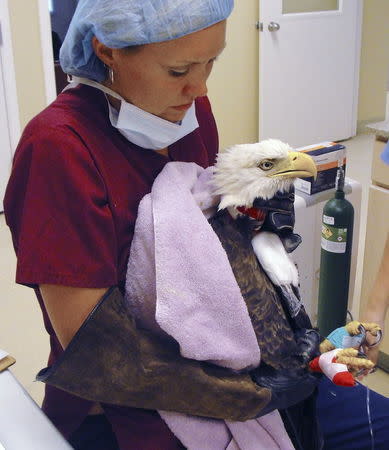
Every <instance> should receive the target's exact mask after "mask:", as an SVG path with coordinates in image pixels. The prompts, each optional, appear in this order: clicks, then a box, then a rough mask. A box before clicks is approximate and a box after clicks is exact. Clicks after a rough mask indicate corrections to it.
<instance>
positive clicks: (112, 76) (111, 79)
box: [108, 67, 115, 84]
mask: <svg viewBox="0 0 389 450" xmlns="http://www.w3.org/2000/svg"><path fill="white" fill-rule="evenodd" d="M108 72H109V81H110V83H111V84H114V83H115V75H114V73H113V69H112V67H110V68H109V69H108Z"/></svg>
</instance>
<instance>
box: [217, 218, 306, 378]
mask: <svg viewBox="0 0 389 450" xmlns="http://www.w3.org/2000/svg"><path fill="white" fill-rule="evenodd" d="M209 223H210V224H211V226H212V228H213V230H214V231H215V233H216V234H217V236H218V238H219V240H220V242H221V244H222V246H223V248H224V250H225V251H226V253H227V256H228V259H229V262H230V265H231V267H232V270H233V273H234V275H235V278H236V281H237V283H238V285H239V287H240V290H241V293H242V296H243V298H244V300H245V302H246V305H247V308H248V312H249V315H250V318H251V321H252V324H253V328H254V331H255V334H256V336H257V340H258V344H259V348H260V349H261V360H262V361H263V362H264V363H266V364H267V365H270V366H272V367H274V368H275V369H278V368H289V369H291V368H297V367H302V365H303V364H302V361H301V360H299V358H296V354H297V353H298V348H297V343H296V340H295V337H294V333H293V330H292V328H291V325H290V323H289V321H288V312H287V311H286V309H284V306H283V304H282V300H281V297H280V295H279V294H278V292H277V290H276V288H275V286H274V285H273V284H272V282H271V281H270V279H269V277H268V276H267V274H266V273H265V272H264V270H263V269H262V267H261V265H260V264H259V262H258V260H257V257H256V255H255V253H254V251H253V249H252V246H251V238H252V232H251V230H250V226H251V224H252V221H251V220H250V219H248V218H247V217H243V218H238V219H237V220H234V219H232V217H231V216H230V214H229V212H228V211H227V210H226V209H224V210H221V211H219V212H218V213H217V214H216V215H215V216H213V217H212V218H211V219H209Z"/></svg>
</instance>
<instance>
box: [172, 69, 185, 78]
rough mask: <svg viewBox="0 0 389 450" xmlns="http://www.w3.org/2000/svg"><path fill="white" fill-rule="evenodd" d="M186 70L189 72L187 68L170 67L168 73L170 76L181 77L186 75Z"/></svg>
mask: <svg viewBox="0 0 389 450" xmlns="http://www.w3.org/2000/svg"><path fill="white" fill-rule="evenodd" d="M188 72H189V69H187V70H184V71H179V70H173V69H170V70H169V75H171V76H172V77H177V78H178V77H183V76H185V75H187V74H188Z"/></svg>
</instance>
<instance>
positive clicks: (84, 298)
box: [39, 284, 108, 348]
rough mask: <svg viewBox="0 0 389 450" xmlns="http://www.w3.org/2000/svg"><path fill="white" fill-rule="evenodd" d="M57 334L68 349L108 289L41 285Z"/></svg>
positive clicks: (44, 300)
mask: <svg viewBox="0 0 389 450" xmlns="http://www.w3.org/2000/svg"><path fill="white" fill-rule="evenodd" d="M39 289H40V292H41V294H42V297H43V302H44V304H45V307H46V310H47V313H48V315H49V318H50V321H51V324H52V326H53V328H54V331H55V334H56V335H57V337H58V340H59V342H60V344H61V345H62V347H63V348H66V347H67V345H68V344H69V342H70V341H71V340H72V338H73V336H74V335H75V334H76V332H77V330H78V329H79V328H80V326H81V325H82V324H83V322H84V321H85V319H86V318H87V317H88V315H89V313H90V312H91V311H92V309H93V308H94V306H95V305H96V304H97V303H98V301H99V300H100V299H101V297H102V296H103V295H104V294H105V292H106V291H107V290H108V288H101V289H90V288H75V287H69V286H58V285H53V284H41V285H40V286H39Z"/></svg>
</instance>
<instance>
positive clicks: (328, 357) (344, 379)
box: [309, 348, 355, 387]
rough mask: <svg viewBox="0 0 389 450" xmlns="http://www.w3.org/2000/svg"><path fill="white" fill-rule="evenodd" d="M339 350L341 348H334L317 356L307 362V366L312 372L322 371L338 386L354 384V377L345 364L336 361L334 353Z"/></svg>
mask: <svg viewBox="0 0 389 450" xmlns="http://www.w3.org/2000/svg"><path fill="white" fill-rule="evenodd" d="M341 350H342V349H341V348H336V349H334V350H330V351H329V352H326V353H323V354H321V355H320V356H317V357H316V358H315V359H313V360H312V361H311V362H310V363H309V368H310V369H311V370H312V371H313V372H322V373H324V375H326V376H327V377H328V378H329V379H330V380H331V381H332V382H333V383H334V384H336V385H338V386H348V387H350V386H355V380H354V377H353V376H352V375H351V373H350V372H349V371H348V369H347V365H346V364H340V363H338V362H336V355H337V354H338V353H339V352H340V351H341Z"/></svg>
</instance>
